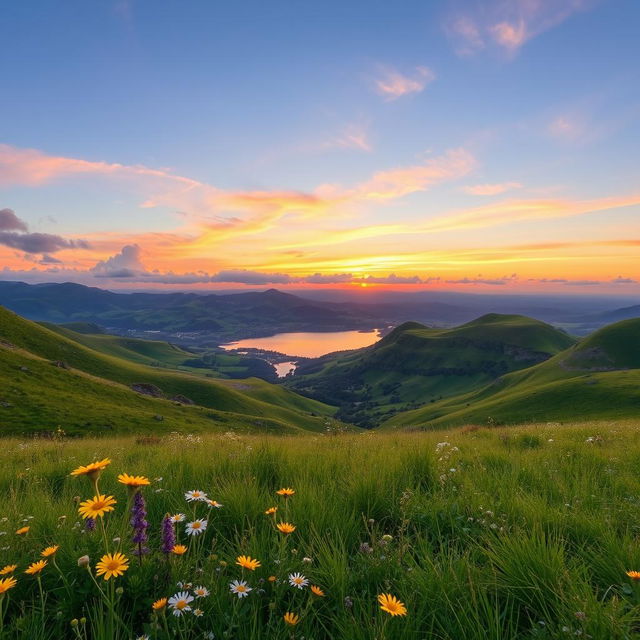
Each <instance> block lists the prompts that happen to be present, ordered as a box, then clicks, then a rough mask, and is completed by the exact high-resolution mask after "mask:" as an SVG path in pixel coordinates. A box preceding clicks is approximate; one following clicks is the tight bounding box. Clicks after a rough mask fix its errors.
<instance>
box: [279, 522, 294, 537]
mask: <svg viewBox="0 0 640 640" xmlns="http://www.w3.org/2000/svg"><path fill="white" fill-rule="evenodd" d="M276 527H278V531H280V532H281V533H284V534H285V535H289V534H290V533H293V532H294V531H295V530H296V528H295V526H294V525H292V524H290V523H288V522H279V523H278V524H277V525H276Z"/></svg>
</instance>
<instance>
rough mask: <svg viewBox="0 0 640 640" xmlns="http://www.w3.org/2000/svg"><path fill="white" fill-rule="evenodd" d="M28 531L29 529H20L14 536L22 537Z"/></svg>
mask: <svg viewBox="0 0 640 640" xmlns="http://www.w3.org/2000/svg"><path fill="white" fill-rule="evenodd" d="M29 529H31V527H20V528H19V529H18V530H17V531H16V535H17V536H23V535H25V534H26V533H29Z"/></svg>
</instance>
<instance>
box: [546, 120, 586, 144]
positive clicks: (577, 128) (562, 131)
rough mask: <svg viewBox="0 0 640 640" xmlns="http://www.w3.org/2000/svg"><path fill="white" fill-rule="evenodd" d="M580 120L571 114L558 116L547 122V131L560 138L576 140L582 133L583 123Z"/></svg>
mask: <svg viewBox="0 0 640 640" xmlns="http://www.w3.org/2000/svg"><path fill="white" fill-rule="evenodd" d="M581 120H582V119H580V118H577V117H576V116H571V115H562V116H558V117H556V118H554V119H553V120H552V121H551V122H550V123H549V125H548V126H547V132H548V133H549V134H550V135H551V136H553V137H554V138H559V139H561V140H577V139H578V138H580V137H581V136H582V134H583V133H584V123H583V122H582V121H581Z"/></svg>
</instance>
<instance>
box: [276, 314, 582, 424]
mask: <svg viewBox="0 0 640 640" xmlns="http://www.w3.org/2000/svg"><path fill="white" fill-rule="evenodd" d="M574 342H575V340H574V339H573V338H571V337H570V336H568V335H567V334H565V333H563V332H561V331H559V330H557V329H555V328H554V327H552V326H550V325H548V324H545V323H544V322H540V321H538V320H533V319H531V318H527V317H524V316H517V315H498V314H489V315H485V316H482V317H481V318H478V319H477V320H474V321H473V322H469V323H467V324H464V325H462V326H460V327H456V328H453V329H430V328H427V327H425V326H424V325H421V324H419V323H416V322H407V323H404V324H402V325H400V326H399V327H396V328H395V329H394V330H393V331H392V332H391V333H389V334H388V335H387V336H386V337H384V338H383V339H382V340H380V341H379V342H378V343H377V344H375V345H373V346H371V347H367V348H365V349H359V350H356V351H351V352H344V353H338V354H330V355H329V356H325V357H323V358H319V359H317V360H312V361H310V362H307V363H304V364H303V365H302V366H300V367H299V370H298V371H297V372H296V373H297V375H296V376H294V377H293V378H292V379H291V380H289V381H288V383H287V384H288V385H289V386H290V387H291V388H292V389H295V390H296V391H298V392H299V393H302V394H304V395H308V396H310V397H312V398H316V399H319V400H323V401H325V402H327V401H331V402H332V403H339V404H340V413H339V414H338V415H339V416H340V417H341V418H342V419H344V420H348V421H352V422H355V423H356V424H359V425H361V426H374V425H375V424H377V423H379V422H381V421H382V420H384V419H385V418H388V417H389V416H390V415H393V413H395V412H397V411H403V410H408V409H412V408H417V407H418V406H421V405H424V404H426V403H434V402H437V401H439V400H441V399H442V398H444V397H450V396H456V395H458V394H461V393H465V392H467V391H470V390H472V389H477V388H480V387H483V386H484V385H486V384H487V383H488V382H491V381H493V380H495V379H497V378H499V377H500V376H503V375H504V374H506V373H509V372H510V371H516V370H519V369H524V368H526V367H531V366H533V365H535V364H537V363H540V362H543V361H545V360H547V359H548V358H550V357H551V356H553V355H554V354H557V353H559V352H560V351H562V350H564V349H566V348H567V347H570V346H571V345H572V344H573V343H574Z"/></svg>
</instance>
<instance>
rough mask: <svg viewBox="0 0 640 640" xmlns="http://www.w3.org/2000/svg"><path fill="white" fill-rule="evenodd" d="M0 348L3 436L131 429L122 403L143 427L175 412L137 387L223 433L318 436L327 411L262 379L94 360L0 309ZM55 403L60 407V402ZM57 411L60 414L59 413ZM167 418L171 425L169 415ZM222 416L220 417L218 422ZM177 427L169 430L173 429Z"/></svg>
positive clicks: (91, 353) (102, 357) (99, 356)
mask: <svg viewBox="0 0 640 640" xmlns="http://www.w3.org/2000/svg"><path fill="white" fill-rule="evenodd" d="M167 347H169V348H170V346H169V345H167ZM156 348H157V345H156ZM0 349H2V368H1V369H0V389H1V392H0V393H1V395H2V398H0V401H2V402H3V403H4V404H8V405H10V406H2V405H0V425H1V428H2V430H3V431H4V432H7V431H13V432H19V431H21V430H27V429H49V428H50V425H51V423H52V422H55V423H56V425H57V424H62V426H63V428H65V429H66V430H67V429H71V430H73V429H81V428H83V425H85V423H86V422H89V423H90V425H89V426H88V427H87V428H91V427H92V425H94V420H86V419H85V420H83V419H82V415H83V414H85V415H87V414H90V415H92V416H94V419H95V420H98V421H99V422H100V421H101V424H108V425H111V428H114V429H125V430H126V429H128V428H130V427H131V426H132V425H130V424H129V423H128V421H127V418H126V416H127V415H128V408H129V404H131V407H136V408H137V409H138V410H140V411H144V410H148V411H149V414H148V415H147V419H148V420H149V421H150V420H151V419H153V416H154V415H157V414H160V415H165V413H166V412H167V411H168V407H174V406H175V404H172V403H171V402H169V401H168V400H164V399H161V398H153V397H149V396H147V395H141V394H139V393H136V392H135V391H133V390H131V389H130V387H131V385H139V384H142V385H143V387H141V388H142V390H143V391H148V392H149V391H150V392H155V391H156V389H157V391H158V392H159V393H160V394H161V395H162V396H163V397H164V398H168V399H170V398H172V397H175V396H184V397H185V398H188V399H189V400H190V401H192V402H193V403H194V404H195V405H198V407H185V408H184V410H185V411H186V410H187V409H188V410H189V411H192V413H197V411H200V412H202V411H204V410H205V409H206V410H207V415H209V418H208V419H206V420H200V422H199V426H201V427H204V426H211V425H212V424H216V423H217V424H219V426H221V427H222V426H224V427H225V428H229V426H228V425H229V422H230V421H231V422H232V423H233V424H234V425H236V426H241V425H242V424H246V425H247V426H251V425H252V424H253V425H254V426H255V424H256V423H258V422H261V421H264V423H265V425H266V424H269V425H271V428H275V427H276V426H279V427H280V428H284V429H291V428H293V429H296V428H300V429H310V430H320V429H322V428H323V426H324V418H323V416H328V415H331V413H332V412H333V409H332V408H331V407H329V406H327V405H324V404H321V403H319V402H316V401H313V400H309V399H308V398H303V397H300V396H298V395H296V394H294V393H292V392H291V391H289V390H287V389H284V388H282V387H279V386H274V385H270V384H269V383H267V382H264V381H262V380H258V379H252V378H250V379H246V380H224V381H222V380H219V381H218V380H210V379H207V378H205V377H203V376H196V375H191V374H188V373H180V372H176V371H170V370H161V369H157V368H153V367H149V366H146V365H143V364H137V363H134V362H131V361H127V360H124V359H122V358H119V357H116V356H113V355H107V354H105V353H100V352H98V351H96V350H93V349H90V348H88V347H86V346H84V345H82V344H79V343H78V342H74V341H73V340H71V339H69V338H67V337H65V336H63V335H60V334H58V333H55V332H53V331H50V330H49V329H47V328H45V327H42V326H40V325H38V324H35V323H33V322H30V321H28V320H25V319H23V318H20V317H19V316H16V315H15V314H13V313H12V312H10V311H7V310H6V309H3V308H1V307H0ZM56 364H57V366H56ZM22 367H24V368H26V371H25V370H23V369H22ZM23 374H28V375H23ZM81 389H82V391H81ZM61 398H66V400H65V401H64V402H61ZM34 407H35V409H34ZM64 407H66V410H65V411H62V408H64ZM144 408H146V409H144ZM203 408H204V409H203ZM196 410H197V411H196ZM209 410H214V411H213V412H211V411H209ZM181 411H182V410H181ZM170 413H172V417H173V418H177V415H176V412H175V411H173V412H170ZM222 413H224V414H227V415H225V416H224V419H218V418H219V417H220V415H219V414H222ZM76 414H77V415H78V418H77V419H75V418H74V416H75V415H76ZM56 416H60V418H58V419H57V418H56ZM211 416H214V417H211ZM216 416H218V417H216ZM69 420H72V422H73V424H72V425H70V424H69V422H68V421H69ZM45 423H46V424H45ZM151 424H153V423H150V422H149V426H151ZM156 426H157V425H156ZM179 427H180V425H179V424H176V423H172V428H174V429H176V428H179Z"/></svg>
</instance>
